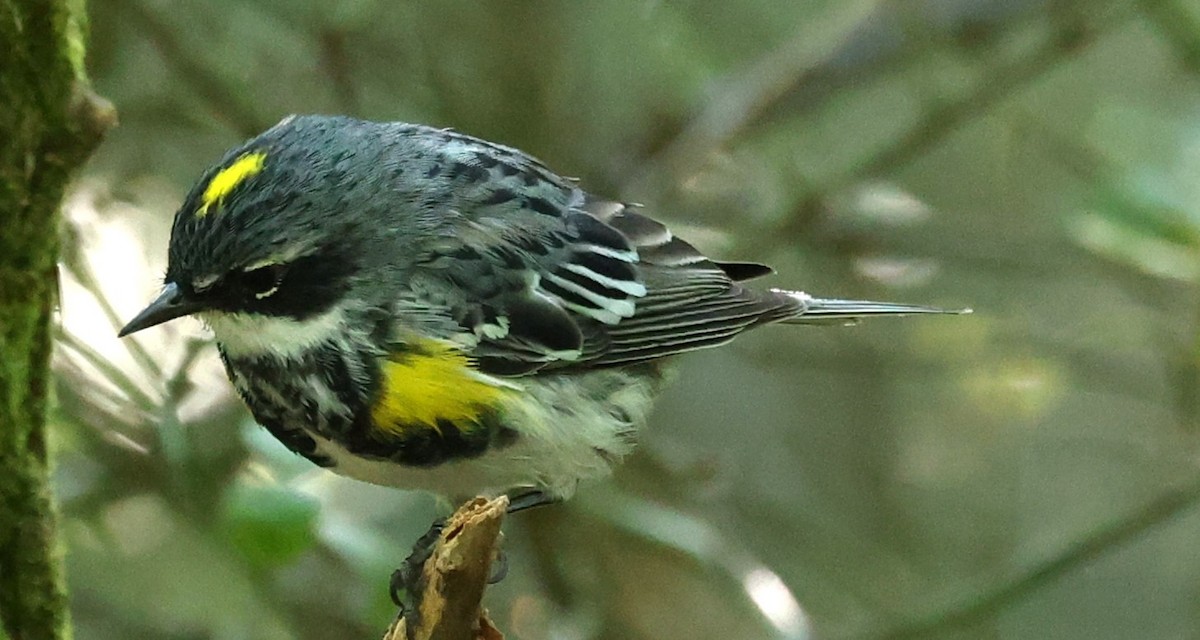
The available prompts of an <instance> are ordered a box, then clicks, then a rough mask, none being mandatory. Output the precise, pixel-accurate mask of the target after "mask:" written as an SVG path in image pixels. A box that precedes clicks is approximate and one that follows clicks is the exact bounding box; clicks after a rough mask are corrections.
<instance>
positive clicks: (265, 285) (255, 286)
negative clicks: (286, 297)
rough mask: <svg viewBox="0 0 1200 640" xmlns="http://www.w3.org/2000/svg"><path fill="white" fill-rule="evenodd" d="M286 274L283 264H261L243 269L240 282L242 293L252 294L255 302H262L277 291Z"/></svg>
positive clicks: (285, 266) (285, 267)
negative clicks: (242, 288)
mask: <svg viewBox="0 0 1200 640" xmlns="http://www.w3.org/2000/svg"><path fill="white" fill-rule="evenodd" d="M286 273H287V265H285V264H280V263H262V264H256V265H251V266H249V267H247V268H246V269H244V270H243V271H242V273H241V277H240V280H241V284H242V287H244V291H246V292H247V293H250V294H253V295H254V298H255V299H256V300H262V299H264V298H267V297H270V296H271V295H274V293H275V292H276V291H279V285H280V283H281V282H283V277H284V275H286Z"/></svg>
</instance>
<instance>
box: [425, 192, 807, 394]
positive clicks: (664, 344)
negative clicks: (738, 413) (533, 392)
mask: <svg viewBox="0 0 1200 640" xmlns="http://www.w3.org/2000/svg"><path fill="white" fill-rule="evenodd" d="M539 186H542V185H539ZM497 191H500V192H503V194H504V195H505V196H506V197H505V198H503V199H502V198H497V197H495V195H494V193H495V192H497ZM512 193H513V192H512V191H510V190H508V189H504V188H495V189H493V194H492V195H483V196H481V197H480V199H479V200H478V202H480V203H483V204H481V205H480V206H479V207H478V208H472V210H471V211H469V212H468V211H464V212H463V215H462V216H461V220H459V221H458V226H457V227H456V231H455V233H454V234H453V238H452V239H448V240H447V241H446V242H445V243H444V248H443V249H440V250H438V249H435V250H432V251H430V252H429V254H428V255H426V256H425V257H424V258H423V259H422V261H421V263H420V265H419V269H418V270H419V272H420V274H421V276H422V278H426V279H427V278H431V277H432V278H434V279H436V280H440V281H441V286H438V285H437V284H432V285H430V284H427V283H426V284H420V285H419V286H422V287H425V288H434V289H440V290H441V291H442V292H443V294H442V295H443V297H444V298H445V306H446V307H447V308H449V309H450V313H451V314H452V316H453V317H454V319H455V321H456V322H458V324H459V325H460V326H461V327H462V328H463V330H464V332H465V334H466V335H468V336H470V337H471V342H472V344H471V351H472V355H473V356H474V357H475V358H476V359H477V360H478V362H479V363H480V366H481V368H483V370H485V371H488V372H490V373H494V374H499V375H523V374H528V373H532V372H534V371H538V370H541V369H560V370H561V369H564V368H572V367H578V366H584V365H586V366H604V365H613V364H626V363H634V362H640V361H645V360H650V359H654V358H659V357H662V356H665V355H670V354H674V353H680V352H683V351H690V350H693V349H698V348H702V347H709V346H715V345H719V344H723V343H725V342H727V341H729V340H731V339H732V338H733V337H734V336H735V335H736V334H738V333H740V332H741V331H743V330H745V329H746V328H748V327H750V326H752V325H755V324H758V323H761V322H765V321H771V320H776V319H780V318H785V317H789V316H792V315H795V314H796V313H798V311H799V309H800V304H799V303H798V302H797V301H796V300H795V299H793V298H790V297H788V296H785V295H781V294H776V293H772V292H757V291H753V290H750V289H746V288H743V287H742V286H741V285H740V284H738V282H737V281H738V280H743V279H748V278H752V277H756V276H760V275H764V274H766V273H769V272H770V269H769V268H767V267H764V266H762V265H757V264H753V263H719V262H714V261H712V260H709V259H707V258H705V257H704V256H703V255H702V254H701V253H700V252H699V251H697V250H696V249H695V248H694V247H692V246H691V245H690V244H688V243H686V242H684V241H682V240H680V239H678V238H676V237H674V236H673V235H672V234H671V232H670V231H669V230H667V228H666V227H665V226H663V225H662V224H660V223H658V222H656V221H654V220H652V219H650V218H649V217H647V216H644V215H642V214H640V213H638V212H637V211H635V210H634V207H631V206H628V205H623V204H620V203H615V202H609V201H605V200H600V199H596V198H592V197H590V196H587V195H586V194H584V193H583V192H581V191H579V190H577V189H574V187H573V186H571V187H570V191H569V192H566V193H565V195H564V197H563V198H555V197H554V195H555V194H554V193H552V192H542V193H541V194H540V195H538V196H537V197H536V198H530V197H523V196H513V197H508V196H509V195H511V194H512ZM560 195H561V194H560ZM500 200H504V202H499V201H500ZM531 201H532V204H533V206H531ZM498 206H501V207H502V208H501V209H499V210H497V207H498ZM463 208H464V209H465V208H466V207H463Z"/></svg>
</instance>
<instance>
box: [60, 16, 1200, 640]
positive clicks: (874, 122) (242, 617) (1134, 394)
mask: <svg viewBox="0 0 1200 640" xmlns="http://www.w3.org/2000/svg"><path fill="white" fill-rule="evenodd" d="M89 10H90V13H91V31H92V35H91V45H90V51H89V58H90V63H89V67H90V70H91V74H92V77H93V80H94V82H95V84H96V87H97V89H98V90H99V91H100V92H101V93H102V94H104V95H106V96H107V97H108V98H109V99H111V100H112V101H113V102H114V103H115V104H116V106H117V108H118V109H119V111H120V114H121V120H122V124H121V126H120V127H119V128H118V129H116V130H115V131H113V132H112V134H111V135H110V137H109V139H108V141H107V142H106V143H105V145H104V147H102V149H101V150H100V152H99V154H98V156H97V157H96V159H95V160H94V161H93V163H92V164H91V166H90V169H89V171H88V172H87V173H86V175H85V176H84V177H83V178H82V179H80V180H79V182H78V185H77V188H76V189H75V191H74V194H73V196H72V197H71V199H70V202H69V206H68V211H67V217H68V219H69V226H68V231H69V232H70V234H71V236H70V237H71V241H70V242H68V246H67V256H66V268H65V271H66V273H67V274H68V275H67V278H66V282H65V283H64V303H63V328H62V338H61V348H60V349H59V352H58V356H57V358H56V366H57V370H58V372H59V379H60V384H59V388H58V405H59V407H58V410H57V412H56V415H55V420H54V431H53V433H54V435H55V441H56V444H57V448H58V452H59V453H58V468H57V489H58V492H59V496H60V498H61V499H62V501H63V502H64V511H65V523H64V530H65V540H66V546H67V560H68V570H69V580H70V587H71V592H72V606H73V609H74V615H75V616H76V622H77V636H78V637H79V638H81V639H83V640H90V639H93V638H96V639H100V638H104V639H107V638H114V639H115V638H179V639H193V638H194V639H201V638H213V639H222V640H223V639H230V640H233V639H240V638H254V639H259V638H262V639H274V638H313V639H316V638H369V637H377V636H378V635H380V634H381V633H382V631H383V629H384V627H385V626H386V624H387V623H388V622H389V620H390V617H391V615H392V613H393V611H392V609H391V607H390V605H389V603H388V600H387V596H386V584H387V576H388V574H389V573H390V571H391V569H392V568H393V567H394V566H395V565H396V564H397V562H398V561H399V560H400V559H401V558H403V557H404V555H405V554H406V552H407V549H408V547H409V545H411V543H412V541H413V540H414V539H415V538H416V537H417V536H418V535H419V534H420V533H421V532H422V531H423V530H424V529H425V527H426V526H427V525H428V523H429V521H430V520H431V519H432V518H433V517H434V515H435V514H436V513H437V506H436V504H435V502H434V500H433V499H432V498H431V497H429V496H425V495H420V494H414V493H406V492H401V491H395V490H387V489H382V488H378V487H372V486H367V485H363V484H359V483H356V482H353V481H349V480H345V479H341V478H338V477H335V476H333V475H331V474H329V473H327V472H324V471H321V470H318V469H315V468H313V467H311V466H310V465H309V464H308V463H306V462H304V461H303V460H300V459H298V458H296V457H294V456H292V455H291V454H290V453H288V452H287V451H285V450H284V449H283V448H282V446H281V445H278V444H277V443H275V442H274V441H273V440H271V438H270V437H269V436H268V435H267V434H266V432H265V431H263V430H261V429H260V428H258V427H256V426H255V425H254V424H253V423H252V421H251V420H250V418H249V416H248V415H247V414H246V412H245V410H244V409H243V408H242V407H241V405H240V404H239V403H238V402H237V401H236V400H235V399H234V398H233V397H232V395H231V389H230V386H229V384H228V383H227V382H226V381H225V379H224V376H223V374H222V372H221V371H220V368H219V364H218V363H217V359H216V357H215V352H214V350H213V349H212V348H211V346H210V345H209V344H208V342H207V339H206V337H205V336H206V334H205V332H204V330H203V328H202V327H201V326H200V325H199V323H197V322H195V321H191V320H188V321H182V322H179V323H174V324H173V325H170V326H168V327H164V328H161V329H154V330H152V331H147V332H145V333H144V334H139V335H138V337H137V338H136V340H134V341H124V342H121V341H118V340H117V339H116V337H115V332H116V327H117V326H119V324H121V323H122V322H123V321H124V320H126V319H128V318H129V317H131V316H132V314H133V313H135V312H136V311H137V310H138V309H140V308H141V306H142V305H143V304H144V302H146V301H147V300H148V299H149V297H150V296H151V295H152V294H153V293H154V291H155V290H156V287H157V286H158V284H159V282H160V277H161V274H162V271H163V269H164V266H165V265H164V260H165V253H166V241H167V234H168V229H169V224H170V218H171V216H172V214H173V212H174V209H175V207H177V206H178V204H179V203H180V201H181V199H182V196H183V194H184V193H185V191H186V189H187V187H188V186H189V185H190V183H191V182H192V181H193V180H194V179H196V178H197V177H198V176H199V175H200V173H201V172H202V171H203V169H204V168H205V167H206V166H208V165H209V164H210V163H212V162H214V161H215V160H216V159H217V158H219V157H220V154H221V153H222V151H223V150H224V149H226V148H227V147H230V146H232V145H234V144H237V143H238V142H240V141H241V140H242V139H244V138H246V137H249V136H251V135H254V134H255V133H257V132H259V131H260V130H262V129H264V128H266V127H268V126H270V125H271V124H273V123H274V122H276V121H278V120H279V119H280V118H282V117H283V116H285V115H287V114H289V113H310V112H320V113H347V114H352V115H357V116H361V117H366V118H373V119H382V120H406V121H412V122H423V123H428V124H434V125H438V126H451V127H454V128H456V129H458V130H460V131H464V132H467V133H470V134H473V135H478V136H481V137H485V138H488V139H491V140H495V141H499V142H503V143H506V144H509V145H513V146H517V147H520V148H522V149H525V150H527V151H529V152H530V153H533V154H534V155H536V156H538V157H540V158H541V159H543V160H544V161H546V162H547V163H548V164H549V165H550V166H552V167H554V168H555V169H557V170H559V171H560V172H562V173H564V174H567V175H573V176H579V177H580V178H581V179H582V181H583V184H584V185H586V186H588V187H589V188H590V190H592V191H595V192H597V193H599V194H603V195H608V196H610V197H615V198H624V199H626V200H630V201H637V202H642V203H644V204H645V205H646V208H647V210H648V211H649V212H651V213H652V214H654V215H656V216H658V217H660V218H662V219H664V220H666V221H668V222H669V223H671V224H672V225H673V226H674V227H675V228H676V230H677V231H678V232H679V234H680V235H684V236H685V237H688V238H690V239H692V240H694V241H695V243H696V244H698V245H699V246H701V247H702V248H703V249H704V250H706V251H708V252H710V253H713V254H715V255H719V256H722V257H726V258H739V259H746V260H757V261H763V262H768V263H771V264H773V265H774V266H776V267H777V269H778V272H779V273H778V275H777V276H774V277H773V278H772V279H771V280H770V282H768V283H767V284H769V285H771V286H782V287H791V288H802V289H804V290H806V291H809V292H812V293H815V294H823V295H829V296H839V297H861V298H875V299H892V300H901V301H907V302H917V303H929V304H940V305H946V306H971V307H974V308H975V310H976V313H975V315H973V316H970V317H965V318H919V319H907V320H880V321H875V322H870V323H866V324H863V325H861V326H859V327H855V328H836V327H835V328H806V327H792V328H787V327H778V328H771V329H767V330H763V331H759V332H756V333H754V334H753V335H750V336H747V337H745V338H743V339H741V340H739V341H738V342H736V343H735V344H734V345H732V346H730V347H727V348H725V349H722V350H719V351H711V352H704V353H697V354H693V355H689V356H686V357H684V358H682V359H681V360H680V365H681V366H680V374H679V376H678V380H677V381H676V384H675V385H674V386H673V387H672V388H671V390H670V391H669V392H668V393H667V394H666V395H665V396H664V397H663V399H662V401H661V403H660V404H659V406H658V410H657V412H656V413H655V415H654V418H653V420H652V424H651V427H650V429H648V430H647V432H646V433H645V436H644V438H643V446H642V447H641V448H640V449H639V451H638V453H637V454H636V455H635V456H633V458H632V459H631V460H630V461H629V462H628V464H627V465H626V466H625V467H623V468H622V469H621V470H620V471H619V472H618V474H617V476H616V479H615V480H614V481H612V482H608V483H603V484H597V485H591V486H587V487H584V488H583V489H582V490H581V491H580V493H579V495H578V496H577V498H576V499H575V500H574V501H572V502H571V503H570V504H569V505H567V506H564V507H561V508H554V509H548V510H545V511H543V512H540V513H530V514H527V515H522V516H520V517H517V518H513V519H511V520H510V521H509V522H508V523H507V524H506V531H507V537H506V547H507V549H508V550H509V556H510V562H511V566H512V572H511V575H510V576H509V578H508V579H507V580H506V581H505V582H503V583H502V584H500V585H498V586H496V587H494V588H492V589H491V590H490V591H489V594H488V599H487V603H488V605H489V606H490V608H491V611H492V613H493V616H494V617H495V619H496V620H497V623H498V624H499V626H500V627H501V628H502V629H504V630H505V631H506V632H507V633H508V634H509V637H511V638H517V639H540V638H567V639H591V638H604V639H635V640H636V639H660V638H739V639H743V638H744V639H757V638H775V637H785V638H791V637H801V636H802V635H803V632H804V630H805V629H806V628H809V627H811V628H814V629H815V630H816V631H817V633H818V634H819V635H820V636H821V637H823V638H832V639H839V638H878V637H893V638H938V639H942V638H946V639H950V638H1014V639H1016V638H1022V639H1023V638H1062V639H1071V638H1080V639H1083V638H1089V639H1090V638H1195V637H1198V636H1200V573H1198V571H1200V553H1198V552H1197V544H1198V542H1197V540H1198V539H1200V509H1197V508H1196V503H1197V500H1198V496H1200V469H1197V465H1196V454H1197V452H1198V445H1200V433H1198V428H1200V421H1198V416H1200V398H1198V395H1197V394H1198V391H1200V376H1198V373H1197V371H1198V369H1197V367H1198V365H1200V326H1198V323H1200V307H1198V306H1197V302H1198V301H1197V296H1196V287H1195V284H1196V281H1197V279H1198V278H1200V206H1198V205H1197V201H1198V198H1197V196H1200V84H1198V81H1197V80H1198V77H1197V72H1198V71H1200V2H1197V1H1195V0H1154V1H1152V0H1142V1H1134V0H1086V1H1085V0H1044V1H1037V0H993V1H984V0H891V1H889V0H873V1H871V0H824V1H818V0H803V1H793V2H784V1H780V0H736V1H731V2H701V1H678V2H662V1H648V0H638V1H625V2H616V1H611V2H548V1H544V2H543V1H522V2H489V3H483V2H424V3H417V2H384V1H374V0H353V1H348V2H321V1H319V0H300V1H291V0H265V1H260V2H239V1H235V0H213V1H212V2H204V3H201V2H168V1H166V0H93V1H92V2H90V3H89ZM797 603H798V604H797ZM801 607H802V609H801Z"/></svg>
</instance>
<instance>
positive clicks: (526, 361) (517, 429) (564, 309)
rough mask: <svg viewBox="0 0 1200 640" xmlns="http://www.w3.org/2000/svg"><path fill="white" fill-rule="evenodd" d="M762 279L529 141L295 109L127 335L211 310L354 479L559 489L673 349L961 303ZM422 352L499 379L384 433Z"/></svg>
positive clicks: (271, 425)
mask: <svg viewBox="0 0 1200 640" xmlns="http://www.w3.org/2000/svg"><path fill="white" fill-rule="evenodd" d="M767 273H770V269H769V268H767V267H765V266H763V265H759V264H754V263H745V262H740V263H739V262H718V261H714V260H711V259H709V258H707V257H705V256H704V255H702V254H701V253H700V252H699V251H697V250H696V248H695V247H693V246H692V245H690V244H688V243H687V242H686V241H684V240H682V239H680V238H678V237H676V236H675V235H674V234H672V233H671V231H670V230H669V229H667V228H666V227H665V226H663V225H662V224H661V223H659V222H657V221H655V220H653V219H651V218H649V217H647V216H646V215H644V214H643V213H642V212H641V211H640V210H639V209H638V207H636V206H633V205H628V204H623V203H619V202H613V201H609V200H605V199H603V198H598V197H596V196H594V195H591V194H589V193H587V192H585V191H583V190H582V189H580V188H579V187H578V186H577V185H576V184H575V182H574V181H572V180H568V179H566V178H563V177H561V176H559V175H557V174H555V173H554V172H553V171H551V170H549V169H548V168H546V167H545V166H544V165H543V164H542V163H541V162H539V161H538V160H536V159H534V158H533V157H531V156H529V155H526V154H524V153H522V152H520V151H517V150H515V149H512V148H509V147H505V146H501V145H497V144H493V143H490V142H486V141H483V140H479V139H477V138H472V137H470V136H466V135H462V134H459V133H455V132H453V131H447V130H441V129H433V128H430V127H424V126H418V125H411V124H404V123H372V122H364V121H360V120H354V119H351V118H344V117H326V116H299V117H290V118H287V119H285V120H284V121H283V122H281V123H280V124H278V125H276V126H275V127H273V128H271V129H270V130H268V131H266V132H264V133H263V134H262V135H260V136H259V137H257V138H254V139H252V140H250V141H248V142H246V143H245V144H244V145H242V146H240V147H238V148H236V149H233V150H231V151H230V152H229V153H228V154H226V156H225V157H224V158H223V159H222V160H221V161H220V162H219V163H218V164H217V165H216V166H215V167H213V168H212V169H211V170H209V171H208V172H207V173H206V174H205V175H204V176H202V178H201V179H200V181H199V182H198V183H197V185H196V187H194V188H193V189H192V191H191V192H190V193H189V195H188V197H187V198H186V200H185V201H184V203H183V205H182V206H181V208H180V211H179V212H178V213H177V215H176V218H175V225H174V227H173V228H172V233H171V245H170V250H169V266H168V270H167V274H166V284H167V286H166V288H165V289H164V292H163V294H162V295H161V296H160V297H159V299H158V300H156V301H155V302H153V303H152V304H151V305H150V307H148V308H147V309H146V310H145V311H143V312H142V313H141V314H139V315H138V316H137V317H136V318H134V319H133V320H132V321H131V322H130V323H129V325H127V326H126V327H125V329H123V330H122V335H124V334H128V333H131V332H133V331H138V330H141V329H144V328H146V327H149V326H153V325H154V324H157V323H160V322H164V321H167V320H170V319H171V318H174V317H179V316H181V315H186V314H191V313H195V314H198V315H199V316H200V317H202V318H203V319H205V320H206V321H207V322H208V323H209V324H210V326H211V327H212V329H213V332H214V334H215V336H216V339H217V343H218V347H219V348H220V351H221V354H222V357H223V359H224V360H225V363H226V367H227V369H228V372H229V376H230V379H231V380H232V381H233V382H234V385H235V386H236V387H237V389H238V391H239V392H240V394H241V395H242V397H243V398H244V399H245V400H246V403H247V405H248V406H249V407H250V408H251V410H252V411H253V413H254V415H255V418H256V419H258V420H259V422H261V423H262V424H263V425H265V426H266V427H267V428H268V429H270V430H271V432H272V433H273V434H274V435H275V436H276V437H278V438H279V439H280V440H281V441H283V442H284V444H286V445H287V446H288V447H289V448H291V449H293V450H294V451H297V452H299V453H301V454H303V455H305V456H307V457H309V458H310V459H311V460H313V461H314V462H316V463H318V464H322V465H325V466H329V467H331V468H333V469H335V470H337V471H339V472H341V473H345V474H347V475H350V476H352V477H356V478H360V479H363V480H367V481H370V482H376V483H379V484H388V485H394V486H401V487H413V488H425V489H429V490H433V491H438V492H441V493H448V494H454V495H461V494H467V493H472V492H476V491H492V490H506V489H511V488H513V487H516V486H527V487H535V488H538V489H539V490H542V491H545V492H546V493H548V494H550V495H554V496H565V495H566V494H569V493H570V491H571V490H573V488H574V486H575V483H576V482H577V481H578V480H579V479H582V478H587V477H594V476H597V475H602V474H603V473H605V472H607V470H608V468H609V466H610V465H611V464H612V462H614V461H615V460H617V459H619V458H620V457H621V456H622V455H624V453H625V452H627V451H628V449H629V447H630V443H631V434H632V433H633V431H634V430H635V429H636V428H637V427H638V426H639V425H640V424H641V423H642V422H644V420H645V417H646V415H647V413H648V411H649V408H650V401H651V398H652V397H653V395H654V394H655V393H656V391H657V389H658V387H659V384H660V371H659V362H660V360H661V359H662V358H663V357H665V356H670V355H673V354H678V353H682V352H686V351H691V350H695V349H701V348H706V347H712V346H717V345H720V344H724V343H726V342H728V341H730V340H732V339H733V338H734V337H736V336H737V335H738V334H740V333H742V332H744V331H746V330H748V329H751V328H754V327H757V326H760V325H764V324H769V323H775V322H782V323H827V322H843V323H844V322H848V321H853V320H857V319H859V318H864V317H870V316H877V315H904V314H917V313H921V314H924V313H947V312H946V311H943V310H940V309H934V308H931V307H920V306H912V305H901V304H893V303H878V302H867V301H849V300H836V299H821V298H814V297H812V296H809V295H807V294H804V293H800V292H790V291H779V290H760V289H755V288H752V287H749V286H747V285H746V284H744V282H745V281H747V280H751V279H753V278H756V277H759V276H762V275H765V274H767ZM430 344H434V345H439V346H437V347H433V348H435V349H436V348H443V347H446V345H449V347H448V348H449V349H451V350H452V351H454V352H456V353H457V352H461V353H462V354H465V355H466V356H468V358H461V357H460V358H459V359H458V360H456V359H455V357H454V356H449V362H451V363H452V364H453V363H456V362H458V361H459V360H461V361H462V362H464V363H466V362H469V365H466V364H464V365H462V366H461V367H459V369H462V368H469V369H470V370H469V371H461V370H446V372H449V373H448V375H449V374H452V375H451V377H452V378H453V380H454V384H460V385H480V384H482V385H485V386H486V388H487V389H495V392H494V393H493V392H491V391H488V390H485V391H479V390H478V389H476V392H475V393H476V397H479V398H488V404H487V405H486V406H463V405H457V404H455V401H454V399H453V395H452V394H451V395H448V396H446V398H447V399H446V400H445V402H446V403H448V406H449V409H450V414H449V415H447V416H445V417H444V418H443V417H442V416H427V415H425V414H424V413H420V412H414V413H412V414H411V415H412V418H411V419H412V420H414V421H415V422H414V423H412V424H378V423H377V421H376V416H375V408H376V407H377V406H379V404H381V401H382V399H383V396H384V395H385V388H386V389H387V390H391V392H393V393H399V396H398V397H400V396H403V397H405V398H408V399H409V400H413V398H409V397H408V396H404V395H403V391H400V392H397V391H396V389H402V387H397V386H395V385H397V384H401V385H402V384H403V382H404V381H399V382H397V381H396V380H386V381H385V371H384V364H385V363H387V362H400V363H403V362H405V359H406V358H421V357H426V358H428V357H430V356H429V353H430V349H431V347H430ZM400 370H402V371H407V369H404V368H403V366H401V367H400ZM426 370H428V371H442V369H438V368H437V367H432V368H427V369H426ZM444 373H445V372H444ZM414 383H415V388H421V389H433V391H431V393H440V392H438V391H437V387H436V386H433V387H431V386H429V385H431V384H433V385H437V384H441V383H440V381H437V380H434V381H430V380H422V381H414ZM421 385H426V386H421ZM419 400H420V399H419V398H417V399H416V400H414V402H417V403H419ZM388 411H389V412H385V413H382V414H380V415H381V416H384V417H385V418H386V416H389V415H400V414H402V413H403V411H401V410H398V409H389V410H388ZM406 415H407V414H406ZM389 419H390V418H389Z"/></svg>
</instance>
